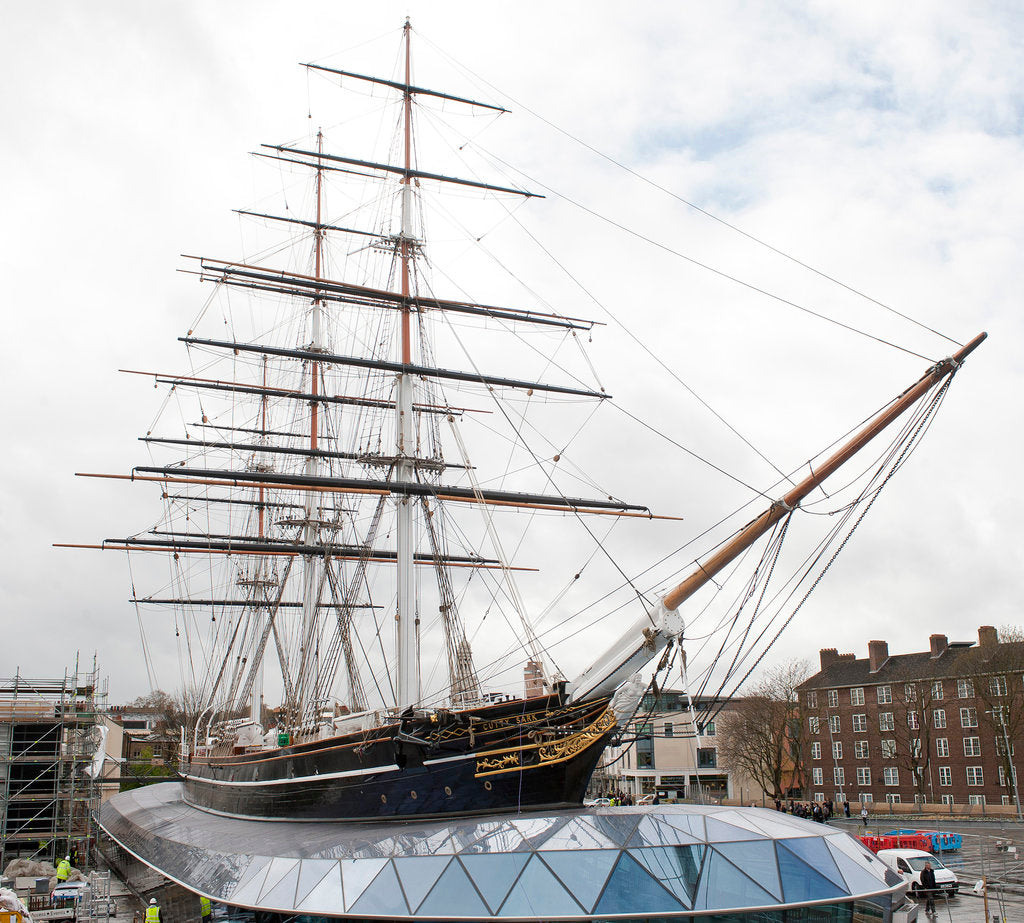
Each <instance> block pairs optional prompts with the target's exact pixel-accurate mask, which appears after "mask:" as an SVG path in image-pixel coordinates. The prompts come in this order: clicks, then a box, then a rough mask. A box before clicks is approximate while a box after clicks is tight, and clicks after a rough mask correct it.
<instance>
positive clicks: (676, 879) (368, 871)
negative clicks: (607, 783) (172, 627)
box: [100, 783, 903, 923]
mask: <svg viewBox="0 0 1024 923" xmlns="http://www.w3.org/2000/svg"><path fill="white" fill-rule="evenodd" d="M100 823H101V826H102V827H103V829H104V830H105V831H106V832H107V833H108V834H109V835H110V836H111V837H112V838H113V839H114V840H115V841H116V842H117V843H119V844H120V845H121V846H123V847H124V848H126V849H128V850H129V851H131V852H132V853H134V854H135V855H136V856H138V857H140V858H141V859H142V860H143V861H144V862H145V863H147V864H148V865H151V866H152V867H153V868H155V869H157V870H158V871H160V872H162V873H163V874H165V875H167V876H168V877H170V878H173V879H175V880H177V881H180V882H182V883H183V884H185V885H186V886H187V887H191V888H193V889H194V890H195V891H198V892H200V893H202V894H206V895H208V896H209V897H211V898H213V899H214V900H217V901H222V902H224V903H226V904H229V905H235V906H238V907H246V908H253V909H266V910H274V911H277V912H282V913H287V912H295V913H298V914H302V915H306V916H307V917H309V918H313V917H346V916H347V917H351V918H352V919H354V920H356V919H359V920H362V919H367V918H387V919H396V920H397V919H421V920H438V919H452V918H463V919H474V920H488V919H491V920H499V919H503V918H519V919H528V920H530V919H532V920H550V919H579V920H584V919H602V918H605V917H612V916H615V917H623V916H625V917H634V918H643V919H646V920H649V921H651V923H658V921H659V920H662V919H664V920H669V919H673V918H678V917H680V916H683V917H686V916H690V915H693V916H695V917H699V918H700V919H701V920H707V921H708V923H710V921H712V920H720V921H726V920H733V919H739V917H738V916H737V915H738V914H748V913H754V914H756V915H757V916H755V917H749V916H748V917H745V919H759V918H761V919H763V920H764V921H772V920H774V919H775V917H774V916H773V915H774V914H775V913H776V912H777V911H775V910H773V909H772V908H777V907H778V906H779V905H780V904H783V903H785V904H786V905H788V906H790V908H791V909H790V910H787V912H786V913H787V919H790V918H793V919H799V916H796V917H794V916H793V914H794V913H797V911H796V910H794V909H792V908H793V905H808V904H814V903H816V902H827V903H817V907H814V908H812V907H808V908H807V913H808V914H809V916H808V917H807V919H808V920H812V919H813V920H818V919H828V920H833V919H836V920H843V919H850V916H849V914H848V913H847V911H848V910H849V908H851V907H852V906H853V901H854V900H855V899H857V900H858V904H859V906H861V907H864V908H867V909H870V910H872V911H877V912H879V913H881V912H882V911H881V909H880V908H887V907H888V906H890V904H891V895H892V893H893V892H898V891H900V890H902V887H903V883H902V879H899V878H898V876H895V875H894V873H892V872H889V871H888V870H887V868H886V867H885V866H884V864H883V863H881V862H880V861H879V860H878V859H877V858H875V857H874V856H873V855H871V854H870V853H869V852H867V851H866V850H865V849H864V848H863V847H862V846H861V844H860V843H859V842H858V841H857V840H855V839H854V838H853V837H850V836H848V835H847V834H845V833H842V832H839V831H837V830H836V829H835V828H833V827H829V826H827V825H822V824H815V823H812V822H809V821H803V820H800V819H799V818H794V817H791V816H788V815H784V814H778V813H776V812H774V811H769V810H763V809H758V808H718V807H714V806H696V805H656V806H655V805H650V806H644V807H614V808H613V807H606V808H580V809H576V810H571V811H558V812H552V813H548V814H518V815H517V814H509V815H490V816H487V817H481V818H461V819H459V820H457V821H447V822H446V821H443V820H432V821H415V822H413V821H403V822H387V821H382V822H377V823H334V822H324V823H315V824H314V823H300V822H266V821H254V820H241V819H234V818H228V817H222V816H219V815H212V814H208V813H205V812H203V811H200V810H198V809H194V808H191V807H189V806H188V805H185V804H184V803H183V802H182V800H181V789H180V786H179V785H177V784H175V783H165V784H159V785H153V786H149V787H147V788H144V789H136V790H133V791H130V792H123V793H121V794H119V795H117V796H115V797H114V798H113V799H111V800H110V801H108V802H107V803H106V804H105V805H104V806H103V808H102V810H101V817H100ZM253 844H259V848H260V854H259V855H254V854H253V853H252V851H251V850H252V846H253ZM800 912H803V911H800ZM815 914H817V916H816V915H815ZM837 914H838V915H837ZM844 914H845V916H844Z"/></svg>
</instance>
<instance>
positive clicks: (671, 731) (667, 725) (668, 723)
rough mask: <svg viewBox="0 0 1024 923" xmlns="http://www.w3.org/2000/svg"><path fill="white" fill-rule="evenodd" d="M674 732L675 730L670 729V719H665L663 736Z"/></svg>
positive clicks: (668, 735)
mask: <svg viewBox="0 0 1024 923" xmlns="http://www.w3.org/2000/svg"><path fill="white" fill-rule="evenodd" d="M674 733H675V732H674V730H673V729H672V722H671V721H666V722H665V736H666V737H671V736H672V735H673V734H674Z"/></svg>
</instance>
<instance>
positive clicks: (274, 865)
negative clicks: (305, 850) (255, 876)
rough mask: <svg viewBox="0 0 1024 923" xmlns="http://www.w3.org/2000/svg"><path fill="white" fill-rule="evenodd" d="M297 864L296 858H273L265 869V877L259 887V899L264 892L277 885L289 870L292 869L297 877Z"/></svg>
mask: <svg viewBox="0 0 1024 923" xmlns="http://www.w3.org/2000/svg"><path fill="white" fill-rule="evenodd" d="M298 866H299V860H298V859H273V860H272V861H271V863H270V868H268V869H267V877H266V878H265V879H263V887H262V888H260V900H263V896H264V895H265V894H267V893H268V892H270V891H271V890H272V889H273V888H275V887H277V885H279V884H280V883H281V880H282V879H283V878H284V877H285V876H286V875H287V874H288V873H289V872H292V871H294V872H295V873H296V877H298Z"/></svg>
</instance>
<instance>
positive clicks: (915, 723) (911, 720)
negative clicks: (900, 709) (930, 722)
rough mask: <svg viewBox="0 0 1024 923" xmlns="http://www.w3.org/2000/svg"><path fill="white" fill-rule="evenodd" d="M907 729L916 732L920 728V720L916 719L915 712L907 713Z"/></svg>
mask: <svg viewBox="0 0 1024 923" xmlns="http://www.w3.org/2000/svg"><path fill="white" fill-rule="evenodd" d="M907 727H908V728H910V730H912V731H916V730H918V728H920V727H921V719H920V718H919V717H918V714H917V712H916V711H908V712H907Z"/></svg>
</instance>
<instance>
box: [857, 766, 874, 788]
mask: <svg viewBox="0 0 1024 923" xmlns="http://www.w3.org/2000/svg"><path fill="white" fill-rule="evenodd" d="M857 784H858V785H870V784H871V767H870V766H858V767H857Z"/></svg>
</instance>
